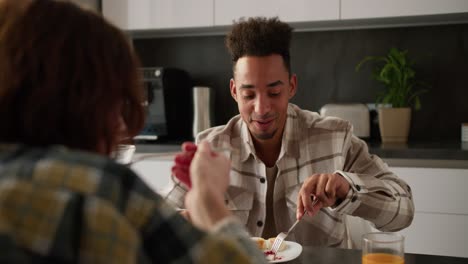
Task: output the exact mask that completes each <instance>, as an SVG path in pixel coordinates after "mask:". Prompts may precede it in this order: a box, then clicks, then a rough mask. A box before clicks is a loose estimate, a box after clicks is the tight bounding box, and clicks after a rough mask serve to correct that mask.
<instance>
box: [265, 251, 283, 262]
mask: <svg viewBox="0 0 468 264" xmlns="http://www.w3.org/2000/svg"><path fill="white" fill-rule="evenodd" d="M263 254H265V257H268V256H269V255H273V256H274V259H272V260H280V259H282V258H283V257H278V256H275V253H274V252H273V250H267V251H264V252H263Z"/></svg>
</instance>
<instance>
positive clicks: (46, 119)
mask: <svg viewBox="0 0 468 264" xmlns="http://www.w3.org/2000/svg"><path fill="white" fill-rule="evenodd" d="M138 66H139V63H138V60H137V58H136V57H135V54H134V53H133V52H132V50H131V48H130V45H129V43H128V40H127V39H126V37H125V36H124V35H123V33H122V32H120V31H119V30H118V29H117V28H115V27H114V26H112V25H110V24H109V23H108V22H106V21H105V20H104V19H103V18H102V17H101V16H100V15H97V14H94V13H92V12H90V11H85V10H82V9H80V8H79V7H77V6H75V5H74V4H72V3H70V2H68V1H54V0H3V1H0V123H1V124H2V127H1V129H0V262H1V263H6V262H8V263H25V262H39V263H76V262H81V263H136V262H138V263H156V262H159V263H174V262H176V263H215V262H218V263H221V262H222V263H246V262H252V263H262V262H265V259H264V257H263V254H262V253H261V252H260V251H258V250H257V248H256V246H255V245H254V244H253V243H252V241H250V238H249V237H248V236H247V233H246V232H245V230H244V229H243V227H242V226H241V225H240V224H239V223H237V222H236V220H235V219H233V217H232V216H231V213H230V212H229V210H228V209H227V207H226V205H225V204H224V198H223V193H224V191H225V190H226V188H227V185H228V171H229V161H228V160H227V158H225V157H223V156H222V155H217V154H215V153H213V152H212V150H211V148H210V146H209V145H208V143H202V144H201V145H200V147H199V150H198V151H197V153H196V155H195V158H194V159H195V160H194V163H193V164H192V166H191V174H192V190H191V191H190V192H189V194H188V196H189V198H188V199H187V207H188V208H191V211H193V212H196V213H193V214H192V215H191V217H192V220H193V223H194V224H195V225H196V227H194V226H192V225H190V224H189V223H187V222H186V221H185V219H184V218H183V217H182V216H180V215H179V214H178V213H177V212H176V211H175V210H173V209H172V208H171V207H169V206H168V205H167V204H166V203H165V202H164V201H163V200H162V198H161V197H160V196H158V195H157V194H155V193H154V192H153V191H152V190H151V189H149V187H148V186H146V184H145V183H144V182H142V181H141V180H140V179H139V178H138V176H137V175H136V174H135V173H134V172H133V171H132V170H130V169H129V168H127V167H125V166H123V165H120V164H117V163H116V162H114V161H113V160H111V159H110V158H109V154H110V153H111V152H112V151H113V150H114V149H115V148H116V146H117V144H118V143H119V142H120V141H121V140H122V139H123V138H128V137H133V136H135V135H136V134H137V133H138V132H139V130H140V129H141V128H142V126H143V122H144V112H143V108H142V100H143V95H142V87H140V84H141V80H140V76H139V74H138ZM213 164H214V165H213ZM208 168H210V169H212V168H214V169H215V172H213V171H210V170H208ZM205 182H208V183H211V184H206V183H205Z"/></svg>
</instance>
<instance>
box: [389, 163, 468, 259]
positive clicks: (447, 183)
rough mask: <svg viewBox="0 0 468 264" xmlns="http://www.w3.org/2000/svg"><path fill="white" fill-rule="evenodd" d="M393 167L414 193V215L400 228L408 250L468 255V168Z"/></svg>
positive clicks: (412, 251) (459, 255)
mask: <svg viewBox="0 0 468 264" xmlns="http://www.w3.org/2000/svg"><path fill="white" fill-rule="evenodd" d="M390 169H391V171H393V172H394V173H395V174H397V175H398V176H399V177H400V178H402V179H404V180H405V181H406V182H407V183H408V184H409V186H410V187H411V189H412V192H413V200H414V205H415V217H414V220H413V223H412V224H411V225H410V226H409V227H408V228H406V229H404V230H402V231H400V233H401V234H403V235H404V236H405V237H406V244H405V250H406V252H411V253H422V254H435V255H446V256H456V257H465V258H468V250H467V248H466V245H468V199H467V194H468V189H467V187H468V169H446V168H444V169H442V168H407V167H391V168H390Z"/></svg>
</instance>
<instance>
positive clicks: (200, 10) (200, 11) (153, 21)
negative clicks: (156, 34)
mask: <svg viewBox="0 0 468 264" xmlns="http://www.w3.org/2000/svg"><path fill="white" fill-rule="evenodd" d="M102 12H103V15H104V16H105V17H106V18H107V19H109V20H110V21H111V22H113V23H114V24H116V25H117V26H118V27H120V28H121V29H125V30H138V29H164V28H189V27H209V26H213V0H197V1H193V0H137V1H135V0H102Z"/></svg>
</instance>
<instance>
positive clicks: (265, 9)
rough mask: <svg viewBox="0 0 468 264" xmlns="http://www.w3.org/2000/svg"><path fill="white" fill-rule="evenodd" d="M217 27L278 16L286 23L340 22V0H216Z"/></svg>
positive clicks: (215, 21) (215, 22)
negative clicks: (240, 21)
mask: <svg viewBox="0 0 468 264" xmlns="http://www.w3.org/2000/svg"><path fill="white" fill-rule="evenodd" d="M214 1H215V10H214V11H215V20H214V24H215V25H231V24H232V22H233V21H234V20H238V19H239V18H240V17H253V16H266V17H272V16H278V17H279V18H280V19H281V20H282V21H285V22H305V21H323V20H339V18H340V16H339V10H340V0H256V1H251V0H237V1H232V0H214Z"/></svg>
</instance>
